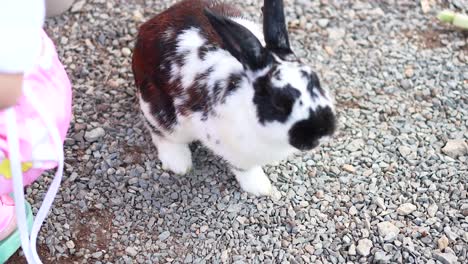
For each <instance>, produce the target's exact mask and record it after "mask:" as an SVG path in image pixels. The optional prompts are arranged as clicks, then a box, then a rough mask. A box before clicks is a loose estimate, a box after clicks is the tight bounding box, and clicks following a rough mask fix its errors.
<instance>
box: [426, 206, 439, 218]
mask: <svg viewBox="0 0 468 264" xmlns="http://www.w3.org/2000/svg"><path fill="white" fill-rule="evenodd" d="M438 209H439V207H438V206H437V204H431V205H429V207H428V208H427V214H428V215H429V216H430V217H434V216H435V215H436V213H437V210H438Z"/></svg>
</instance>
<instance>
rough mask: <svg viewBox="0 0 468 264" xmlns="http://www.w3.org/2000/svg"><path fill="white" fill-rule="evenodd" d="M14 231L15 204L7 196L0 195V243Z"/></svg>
mask: <svg viewBox="0 0 468 264" xmlns="http://www.w3.org/2000/svg"><path fill="white" fill-rule="evenodd" d="M15 229H16V215H15V203H14V201H13V199H12V198H11V197H10V196H9V195H7V194H3V195H0V241H2V240H4V239H5V238H7V237H8V236H10V234H11V233H13V231H15Z"/></svg>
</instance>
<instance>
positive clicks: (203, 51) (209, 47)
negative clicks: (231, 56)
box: [198, 45, 218, 60]
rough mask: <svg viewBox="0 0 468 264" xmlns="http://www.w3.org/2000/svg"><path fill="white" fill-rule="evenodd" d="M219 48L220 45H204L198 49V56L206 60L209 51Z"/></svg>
mask: <svg viewBox="0 0 468 264" xmlns="http://www.w3.org/2000/svg"><path fill="white" fill-rule="evenodd" d="M217 49H218V47H216V46H214V45H203V46H201V47H200V48H199V49H198V57H199V58H200V59H201V60H205V58H206V54H208V53H209V52H212V51H215V50H217Z"/></svg>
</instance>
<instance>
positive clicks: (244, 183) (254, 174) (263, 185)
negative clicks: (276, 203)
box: [234, 167, 273, 196]
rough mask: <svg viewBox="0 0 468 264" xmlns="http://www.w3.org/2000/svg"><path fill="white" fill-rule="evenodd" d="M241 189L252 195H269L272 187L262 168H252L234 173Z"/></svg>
mask: <svg viewBox="0 0 468 264" xmlns="http://www.w3.org/2000/svg"><path fill="white" fill-rule="evenodd" d="M234 175H235V176H236V179H237V181H238V182H239V185H240V186H241V188H242V189H243V190H244V191H246V192H248V193H251V194H253V195H257V196H260V195H271V194H272V192H273V186H272V185H271V183H270V179H268V177H267V176H266V175H265V173H264V172H263V170H262V167H254V168H252V169H250V170H247V171H234Z"/></svg>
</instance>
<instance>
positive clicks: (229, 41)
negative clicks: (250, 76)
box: [205, 9, 271, 71]
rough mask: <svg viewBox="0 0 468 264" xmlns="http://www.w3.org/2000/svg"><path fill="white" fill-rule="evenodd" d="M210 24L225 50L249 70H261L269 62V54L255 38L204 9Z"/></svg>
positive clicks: (245, 30)
mask: <svg viewBox="0 0 468 264" xmlns="http://www.w3.org/2000/svg"><path fill="white" fill-rule="evenodd" d="M205 15H206V16H207V18H208V20H209V21H210V24H211V25H212V26H213V28H214V29H215V31H216V32H217V33H218V35H219V36H220V37H221V39H222V41H223V44H224V46H225V48H226V49H227V50H228V51H229V52H230V53H231V55H232V56H234V57H235V58H236V59H237V60H239V61H240V62H241V63H242V64H243V65H244V67H247V68H248V69H249V70H252V71H254V70H258V69H262V68H264V67H265V66H267V64H268V63H269V62H270V60H271V54H270V53H269V51H268V50H267V49H265V48H264V47H263V46H262V44H261V43H260V41H259V40H258V39H257V37H256V36H255V35H254V34H253V33H252V32H250V30H248V29H247V28H245V27H244V26H242V25H241V24H239V23H237V22H235V21H233V20H232V19H229V18H227V17H224V16H220V15H218V14H215V13H213V12H212V11H210V10H208V9H205Z"/></svg>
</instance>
